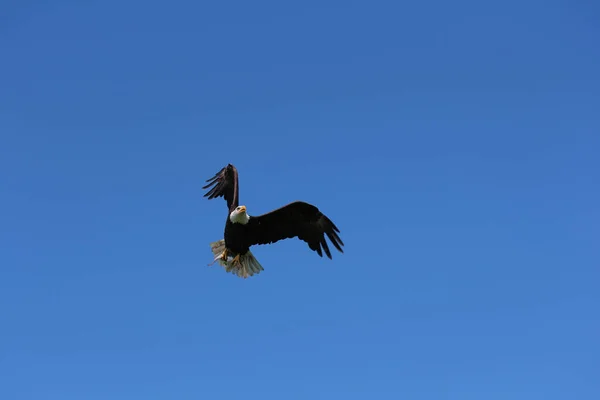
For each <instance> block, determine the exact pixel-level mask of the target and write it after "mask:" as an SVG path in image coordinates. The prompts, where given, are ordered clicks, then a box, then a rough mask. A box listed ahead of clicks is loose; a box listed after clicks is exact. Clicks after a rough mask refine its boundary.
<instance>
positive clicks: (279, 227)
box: [202, 164, 344, 278]
mask: <svg viewBox="0 0 600 400" xmlns="http://www.w3.org/2000/svg"><path fill="white" fill-rule="evenodd" d="M206 182H208V184H207V185H205V186H203V187H202V189H210V190H208V191H207V192H206V193H205V194H204V197H208V199H209V200H210V199H214V198H218V197H223V198H224V199H225V201H226V202H227V210H228V213H227V220H226V222H225V232H224V237H223V239H221V240H218V241H216V242H213V243H211V244H210V246H211V250H212V253H213V255H214V260H213V262H212V263H211V264H210V265H212V264H214V263H215V262H218V263H219V265H221V266H222V267H224V268H225V270H226V271H227V272H232V273H234V274H236V275H237V276H239V277H242V278H247V277H249V276H252V275H254V274H258V273H260V271H262V270H264V268H263V267H262V265H260V263H259V262H258V260H256V258H255V257H254V256H253V255H252V252H251V251H250V247H251V246H253V245H262V244H271V243H275V242H277V241H279V240H283V239H291V238H298V239H300V240H302V241H304V242H306V243H307V244H308V247H309V248H310V249H311V250H313V251H316V252H317V254H318V255H319V256H321V257H323V252H325V254H326V255H327V257H329V258H330V259H331V251H330V250H329V246H328V245H327V242H326V241H325V235H327V237H328V238H329V240H330V241H331V243H332V244H333V246H335V248H336V249H338V250H339V251H340V252H341V253H343V250H342V246H343V245H344V243H343V242H342V240H341V239H340V237H339V236H338V233H339V232H340V231H339V229H338V228H337V226H335V224H334V223H333V222H332V221H331V220H330V219H329V218H328V217H327V216H325V215H324V214H323V213H322V212H321V211H319V209H318V208H317V207H315V206H313V205H312V204H308V203H305V202H303V201H294V202H292V203H289V204H287V205H285V206H283V207H281V208H278V209H276V210H273V211H271V212H268V213H266V214H263V215H258V216H254V215H249V214H248V212H247V209H246V206H244V205H240V204H239V186H238V172H237V169H236V168H235V167H234V166H233V165H231V164H228V165H227V166H225V167H223V168H222V169H221V170H220V171H219V172H217V173H216V174H215V175H214V176H213V177H212V178H210V179H207V180H206Z"/></svg>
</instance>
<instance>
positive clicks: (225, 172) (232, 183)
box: [202, 164, 239, 212]
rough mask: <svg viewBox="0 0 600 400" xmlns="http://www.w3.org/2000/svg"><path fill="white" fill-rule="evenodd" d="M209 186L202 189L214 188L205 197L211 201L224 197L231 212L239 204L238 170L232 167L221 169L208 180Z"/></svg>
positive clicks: (228, 165) (229, 165)
mask: <svg viewBox="0 0 600 400" xmlns="http://www.w3.org/2000/svg"><path fill="white" fill-rule="evenodd" d="M206 182H208V184H207V185H206V186H203V187H202V189H208V188H210V187H211V186H212V188H211V189H210V190H209V191H208V192H207V193H206V194H205V195H204V197H208V198H209V199H214V198H216V197H223V198H224V199H225V201H226V202H227V208H228V209H229V211H230V212H231V211H232V210H233V209H234V208H236V207H237V206H238V205H239V204H238V203H239V194H238V172H237V169H236V168H235V167H234V166H233V165H231V164H227V166H225V167H223V168H221V170H220V171H219V172H217V173H216V174H215V176H213V177H212V178H210V179H207V180H206Z"/></svg>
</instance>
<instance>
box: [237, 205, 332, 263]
mask: <svg viewBox="0 0 600 400" xmlns="http://www.w3.org/2000/svg"><path fill="white" fill-rule="evenodd" d="M248 228H249V232H248V233H249V235H250V241H251V243H249V244H250V245H253V244H270V243H275V242H277V241H279V240H283V239H291V238H296V237H297V238H298V239H300V240H302V241H304V242H306V243H307V244H308V247H309V248H310V249H311V250H313V251H316V252H317V254H318V255H319V256H321V257H323V251H324V252H325V254H326V255H327V257H329V258H332V257H331V251H330V250H329V245H328V244H327V241H326V240H325V235H326V236H327V237H328V238H329V240H330V241H331V243H332V244H333V246H334V247H335V248H336V249H337V250H338V251H340V252H341V253H343V252H344V251H343V250H342V246H343V245H344V242H342V240H341V239H340V237H339V235H338V233H339V232H340V231H339V229H338V227H337V226H335V224H334V223H333V222H332V221H331V220H330V219H329V218H328V217H327V216H326V215H325V214H323V213H322V212H321V211H319V209H318V208H317V207H315V206H313V205H312V204H308V203H305V202H303V201H295V202H292V203H289V204H287V205H285V206H283V207H281V208H278V209H276V210H273V211H271V212H268V213H266V214H263V215H259V216H253V217H251V218H250V221H249V223H248Z"/></svg>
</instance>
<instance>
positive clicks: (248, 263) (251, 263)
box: [209, 239, 264, 278]
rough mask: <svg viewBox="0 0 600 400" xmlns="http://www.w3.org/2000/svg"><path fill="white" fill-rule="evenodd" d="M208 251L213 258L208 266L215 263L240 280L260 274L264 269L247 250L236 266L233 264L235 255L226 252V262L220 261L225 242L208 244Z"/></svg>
mask: <svg viewBox="0 0 600 400" xmlns="http://www.w3.org/2000/svg"><path fill="white" fill-rule="evenodd" d="M210 249H211V251H212V253H213V255H214V256H215V258H214V260H213V262H212V263H210V264H209V265H213V264H214V263H215V262H218V263H219V265H220V266H221V267H223V268H224V269H225V271H227V272H231V273H232V274H235V275H237V276H239V277H240V278H248V277H249V276H252V275H254V274H258V273H260V271H263V270H264V268H263V267H262V265H260V263H259V262H258V260H257V259H256V258H255V257H254V255H252V252H251V251H250V250H248V252H247V253H246V254H244V255H242V256H240V264H239V265H237V264H235V265H234V263H233V259H234V257H235V254H231V252H228V254H227V260H223V259H222V255H223V252H224V251H225V240H223V239H221V240H219V241H216V242H212V243H211V244H210Z"/></svg>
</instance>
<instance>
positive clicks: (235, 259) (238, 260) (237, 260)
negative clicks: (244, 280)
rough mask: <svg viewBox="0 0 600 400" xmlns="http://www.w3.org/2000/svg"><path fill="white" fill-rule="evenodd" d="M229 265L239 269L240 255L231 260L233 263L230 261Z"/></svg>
mask: <svg viewBox="0 0 600 400" xmlns="http://www.w3.org/2000/svg"><path fill="white" fill-rule="evenodd" d="M231 263H232V264H233V265H235V266H238V267H241V262H240V255H239V254H238V255H237V256H235V258H234V259H233V261H231Z"/></svg>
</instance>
